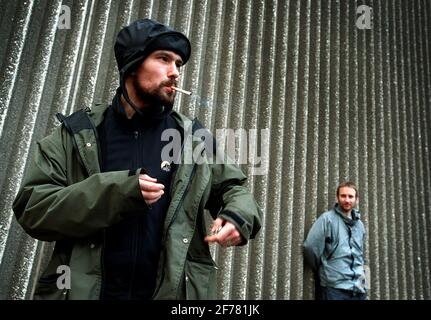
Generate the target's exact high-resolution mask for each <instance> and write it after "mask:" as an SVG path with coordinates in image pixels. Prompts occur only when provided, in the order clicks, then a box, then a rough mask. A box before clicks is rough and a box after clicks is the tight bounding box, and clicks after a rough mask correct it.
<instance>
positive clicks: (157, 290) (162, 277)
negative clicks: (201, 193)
mask: <svg viewBox="0 0 431 320" xmlns="http://www.w3.org/2000/svg"><path fill="white" fill-rule="evenodd" d="M195 172H196V164H194V165H193V169H192V173H191V174H190V178H189V180H188V182H187V186H186V190H185V191H184V193H183V195H182V196H181V200H180V202H179V203H178V206H177V208H176V209H175V213H174V215H173V216H172V220H171V222H170V223H169V225H168V227H167V228H166V231H165V232H164V234H163V239H165V238H166V234H167V232H168V230H169V228H170V227H171V225H172V223H173V222H174V220H175V218H176V217H177V215H178V211H179V210H180V207H181V205H182V204H183V201H184V198H185V197H186V195H187V192H188V191H189V189H190V185H191V184H192V180H193V177H194V175H195ZM163 242H164V241H162V243H163ZM165 264H166V257H163V264H162V275H161V276H160V282H159V285H158V286H157V289H156V290H155V291H154V294H153V297H152V298H154V297H155V296H156V295H157V293H158V292H159V291H160V288H161V286H162V283H163V279H164V277H165Z"/></svg>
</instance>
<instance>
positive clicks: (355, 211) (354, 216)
mask: <svg viewBox="0 0 431 320" xmlns="http://www.w3.org/2000/svg"><path fill="white" fill-rule="evenodd" d="M334 211H335V212H336V213H337V214H338V215H339V216H341V218H343V220H344V222H345V223H346V224H348V225H349V226H353V225H354V224H355V223H356V222H357V221H358V220H359V219H360V218H361V213H360V212H359V210H358V209H352V212H351V214H352V219H350V218H348V217H346V215H345V214H344V213H343V211H342V209H341V208H340V205H339V204H338V203H336V204H335V205H334Z"/></svg>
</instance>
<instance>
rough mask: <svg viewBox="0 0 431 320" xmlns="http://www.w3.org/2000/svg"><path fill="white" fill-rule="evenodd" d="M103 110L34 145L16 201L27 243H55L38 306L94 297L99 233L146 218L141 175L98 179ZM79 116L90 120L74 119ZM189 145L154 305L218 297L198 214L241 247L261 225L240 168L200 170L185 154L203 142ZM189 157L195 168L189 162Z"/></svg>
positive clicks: (204, 165) (184, 124)
mask: <svg viewBox="0 0 431 320" xmlns="http://www.w3.org/2000/svg"><path fill="white" fill-rule="evenodd" d="M106 108H107V106H95V107H94V108H93V109H92V110H90V109H86V110H85V111H83V110H81V111H77V112H75V113H74V114H73V115H71V116H69V117H68V118H66V121H64V122H63V124H62V125H61V126H60V127H58V128H56V129H55V130H54V132H53V133H52V134H51V135H49V136H47V137H46V138H44V139H42V140H41V141H40V142H38V145H37V150H36V154H35V156H34V157H33V160H32V162H31V164H30V167H29V169H28V171H27V174H26V176H25V179H24V181H23V183H22V186H21V189H20V191H19V193H18V195H17V196H16V199H15V201H14V204H13V210H14V212H15V215H16V217H17V220H18V222H19V223H20V224H21V226H22V227H23V228H24V230H25V231H26V232H27V233H28V234H29V235H30V236H32V237H34V238H36V239H39V240H43V241H56V244H55V249H54V252H53V254H52V257H51V260H50V262H49V264H48V267H47V269H46V270H45V272H44V273H43V275H42V277H41V278H40V279H39V282H38V284H37V287H36V292H35V298H37V299H38V298H42V299H99V297H100V291H101V284H102V272H103V265H102V262H103V256H102V255H103V244H104V238H105V231H104V230H105V229H106V228H107V227H109V226H112V225H113V224H115V223H118V222H119V221H121V220H122V219H125V218H126V217H127V216H128V215H130V214H136V212H140V213H141V214H146V212H147V209H148V208H147V205H146V203H145V201H144V199H143V197H142V195H141V192H140V188H139V183H138V176H139V170H138V171H137V172H136V173H135V174H131V173H130V172H129V171H127V170H125V171H115V172H100V167H99V158H100V155H99V146H98V138H97V130H96V127H97V126H98V125H99V124H100V123H101V122H102V120H103V116H104V111H105V110H106ZM173 116H174V118H175V120H176V121H177V123H178V124H179V125H180V126H181V128H183V130H185V132H187V130H189V129H188V128H189V127H191V126H190V124H191V121H190V120H189V119H188V118H187V117H185V116H183V115H181V114H179V113H176V112H173ZM71 117H75V118H74V120H75V121H73V126H71V125H70V124H69V122H68V121H67V120H68V119H70V118H71ZM79 117H81V118H82V117H84V118H85V117H86V119H91V120H90V121H88V120H87V122H86V121H80V120H79ZM77 119H78V121H77ZM89 123H90V124H91V125H89ZM190 132H191V131H190ZM185 137H187V136H186V135H185ZM189 137H190V139H191V140H189V141H190V142H191V144H190V145H191V146H192V148H188V147H184V146H186V145H187V143H185V144H184V146H183V150H182V153H181V156H182V159H183V161H181V164H179V165H178V168H177V170H176V172H175V175H174V177H173V181H172V187H171V190H172V191H171V192H172V194H171V203H170V206H169V208H168V211H167V214H166V220H165V223H164V228H163V236H162V251H161V255H160V262H159V268H158V274H157V281H156V283H157V284H156V290H155V292H154V295H153V298H154V299H213V298H215V289H216V283H215V280H216V278H215V271H216V266H215V263H214V261H213V259H212V258H211V255H210V252H209V249H208V245H207V243H206V242H204V240H203V239H204V237H205V236H206V233H207V232H206V230H207V228H206V224H205V221H204V209H208V210H209V212H210V213H211V215H212V217H213V218H216V217H222V218H224V219H225V220H227V221H230V222H232V223H233V224H234V225H235V226H236V227H237V229H238V231H239V232H240V233H241V235H242V237H243V238H244V242H243V244H245V243H247V240H248V239H251V238H254V237H255V235H256V233H257V232H258V231H259V229H260V226H261V217H262V212H261V210H260V209H259V207H258V205H257V204H256V202H255V200H254V198H253V196H252V195H251V194H250V192H249V191H248V190H247V189H246V188H245V187H244V186H243V184H244V182H245V181H246V177H245V176H244V174H243V173H242V172H241V170H239V169H238V168H237V167H236V166H234V165H230V164H217V163H218V161H213V162H215V163H212V162H209V161H207V154H206V153H202V154H201V156H202V158H201V159H200V161H199V162H198V163H196V161H195V160H194V159H193V157H192V156H191V153H192V152H193V150H195V148H196V147H199V144H201V143H203V142H202V140H201V139H200V138H198V137H195V136H192V135H191V134H190V136H189ZM185 140H186V139H185ZM186 159H192V160H193V161H192V163H191V164H190V162H187V160H186ZM202 159H203V160H202ZM188 163H189V164H188ZM59 266H68V267H69V268H70V289H67V288H65V289H59V287H60V288H61V287H62V286H58V285H57V282H58V279H59V276H60V275H61V272H60V273H57V268H58V267H59Z"/></svg>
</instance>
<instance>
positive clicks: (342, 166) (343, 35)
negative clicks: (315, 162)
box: [333, 1, 351, 184]
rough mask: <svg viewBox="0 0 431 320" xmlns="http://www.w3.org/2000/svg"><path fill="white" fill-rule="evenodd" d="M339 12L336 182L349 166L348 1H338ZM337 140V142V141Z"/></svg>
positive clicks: (345, 173)
mask: <svg viewBox="0 0 431 320" xmlns="http://www.w3.org/2000/svg"><path fill="white" fill-rule="evenodd" d="M339 7H340V12H339V14H338V16H339V36H338V39H337V42H336V46H337V48H339V52H338V54H337V56H338V60H339V61H338V65H339V70H338V72H339V75H338V77H337V80H338V82H339V84H338V90H335V91H337V92H339V96H338V99H337V100H338V106H337V107H336V109H337V110H338V112H339V113H338V115H337V121H338V125H335V126H336V127H338V128H339V132H338V137H337V138H336V139H334V140H333V142H334V143H333V144H334V145H337V146H338V148H339V151H338V154H339V158H338V159H339V160H338V161H336V162H338V164H339V165H338V170H339V172H337V173H335V175H336V177H337V183H338V182H341V181H346V180H349V168H350V161H349V158H350V157H349V155H350V144H349V143H346V142H347V141H349V140H350V123H349V118H350V94H349V93H350V92H349V31H348V30H349V24H350V23H349V21H350V20H351V18H350V15H349V1H340V3H339ZM337 141H338V143H337ZM337 183H336V184H337Z"/></svg>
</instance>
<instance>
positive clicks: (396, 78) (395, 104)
mask: <svg viewBox="0 0 431 320" xmlns="http://www.w3.org/2000/svg"><path fill="white" fill-rule="evenodd" d="M390 4H391V7H390V12H391V17H390V19H389V21H390V28H389V31H390V34H391V38H390V40H389V43H391V44H392V45H391V48H390V49H389V55H390V70H391V79H392V81H391V92H393V94H391V95H390V98H391V100H390V104H389V106H390V107H391V109H392V113H393V117H392V127H393V129H394V132H393V136H392V137H393V140H394V141H396V142H398V143H394V149H393V153H392V154H389V156H392V158H393V159H394V162H395V163H394V175H393V177H394V194H395V195H398V196H395V197H394V203H393V205H394V207H395V208H398V211H397V212H396V213H395V212H394V213H395V214H394V215H395V228H396V238H395V239H396V241H395V244H394V246H395V248H396V251H397V260H396V263H397V269H398V273H397V275H396V276H397V278H398V281H399V282H398V283H399V293H400V294H399V298H400V299H403V300H405V299H407V296H408V295H407V274H406V270H407V266H406V249H405V233H404V215H405V214H406V212H405V211H404V210H403V207H404V202H403V198H402V197H401V196H400V195H401V194H402V192H403V189H402V178H401V177H402V166H401V150H402V148H401V146H400V143H399V142H400V117H399V110H400V109H401V107H400V104H401V100H400V99H401V98H400V93H399V87H398V86H397V84H398V83H399V82H400V81H401V80H400V73H399V72H398V70H397V68H398V66H399V63H400V62H399V59H398V56H399V46H398V45H397V43H398V42H397V39H398V37H397V35H398V31H399V28H397V21H398V17H399V15H398V13H397V11H396V8H397V6H398V3H397V2H395V1H391V2H390ZM391 31H392V32H391Z"/></svg>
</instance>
